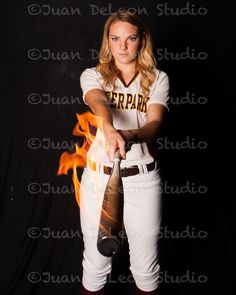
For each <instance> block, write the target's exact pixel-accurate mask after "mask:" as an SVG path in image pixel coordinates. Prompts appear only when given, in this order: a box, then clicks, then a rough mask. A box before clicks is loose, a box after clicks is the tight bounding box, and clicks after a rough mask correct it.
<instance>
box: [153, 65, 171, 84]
mask: <svg viewBox="0 0 236 295" xmlns="http://www.w3.org/2000/svg"><path fill="white" fill-rule="evenodd" d="M155 73H156V82H158V83H160V82H161V81H162V80H163V79H164V80H165V79H167V80H168V79H169V77H168V75H167V73H166V72H164V71H162V70H159V69H157V68H156V69H155Z"/></svg>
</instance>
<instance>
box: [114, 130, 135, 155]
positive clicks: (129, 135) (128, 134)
mask: <svg viewBox="0 0 236 295" xmlns="http://www.w3.org/2000/svg"><path fill="white" fill-rule="evenodd" d="M116 131H117V132H119V133H120V135H121V136H122V137H123V139H124V140H125V143H126V144H125V149H126V152H127V151H130V150H131V147H132V145H133V144H135V143H137V139H136V135H135V134H134V133H133V132H132V131H131V130H121V129H118V130H116Z"/></svg>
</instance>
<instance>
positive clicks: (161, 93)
mask: <svg viewBox="0 0 236 295" xmlns="http://www.w3.org/2000/svg"><path fill="white" fill-rule="evenodd" d="M169 88H170V85H169V77H168V75H167V74H166V73H165V72H163V71H159V74H158V77H157V81H156V83H155V85H154V88H153V90H152V92H151V95H150V99H149V101H148V106H149V105H151V104H154V103H160V104H162V105H164V106H165V107H166V108H167V110H168V111H169V107H168V104H167V101H168V99H169Z"/></svg>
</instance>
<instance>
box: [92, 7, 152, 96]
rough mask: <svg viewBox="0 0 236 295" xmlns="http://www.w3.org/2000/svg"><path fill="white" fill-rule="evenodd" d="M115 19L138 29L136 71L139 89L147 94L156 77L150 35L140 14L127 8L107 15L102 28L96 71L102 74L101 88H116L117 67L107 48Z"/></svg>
mask: <svg viewBox="0 0 236 295" xmlns="http://www.w3.org/2000/svg"><path fill="white" fill-rule="evenodd" d="M116 21H122V22H128V23H130V24H132V25H134V26H136V27H137V29H138V34H139V37H140V38H141V45H140V48H139V53H138V55H137V59H136V71H138V72H139V74H140V81H141V85H140V86H141V91H142V93H143V95H149V92H150V87H151V86H152V84H153V82H154V80H155V78H156V73H155V69H156V65H157V62H156V59H155V56H154V53H153V47H152V41H151V35H150V32H149V30H148V29H147V27H146V26H145V25H144V23H143V22H142V20H141V18H140V16H139V15H138V14H136V13H133V12H130V11H129V10H125V9H119V10H118V11H116V12H115V13H112V14H111V16H109V17H108V19H107V21H106V23H105V25H104V30H103V38H102V45H101V48H100V51H99V56H98V57H99V64H98V65H97V66H96V69H97V71H98V72H99V73H100V74H101V76H102V80H103V82H102V85H103V88H105V87H106V86H108V85H110V86H112V87H113V89H115V88H116V86H115V80H116V79H117V76H118V74H119V72H120V71H119V69H118V68H117V66H116V65H115V61H114V58H113V56H112V54H111V51H110V48H109V44H108V42H109V29H110V26H111V24H112V23H114V22H116Z"/></svg>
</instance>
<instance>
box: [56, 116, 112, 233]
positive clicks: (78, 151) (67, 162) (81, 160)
mask: <svg viewBox="0 0 236 295" xmlns="http://www.w3.org/2000/svg"><path fill="white" fill-rule="evenodd" d="M76 116H77V120H78V121H77V123H76V125H75V127H74V129H73V135H75V136H78V137H83V138H84V142H83V145H82V146H81V147H79V146H78V145H77V144H75V152H73V153H70V152H63V153H62V155H61V157H60V162H59V169H58V172H57V175H62V174H66V175H67V174H68V171H69V170H70V169H72V173H73V174H72V180H73V184H74V189H75V197H76V201H77V204H78V206H79V207H80V208H81V204H82V202H83V200H81V199H80V182H79V179H78V175H77V168H78V167H79V168H84V167H85V166H86V165H87V158H86V155H87V152H88V150H89V148H90V146H91V145H92V143H93V141H94V139H95V136H96V133H97V129H98V128H100V130H101V132H102V133H103V126H102V118H101V117H99V116H96V115H94V114H92V113H91V112H85V113H83V114H77V113H76ZM93 127H94V128H95V129H96V131H95V134H93V132H91V128H93ZM93 183H99V181H98V180H97V181H94V180H93ZM96 193H97V192H96ZM98 193H99V192H98ZM104 193H105V192H104ZM82 207H83V213H86V214H89V216H90V217H91V218H92V219H94V217H93V216H92V214H91V212H90V211H89V208H88V206H87V204H86V203H85V202H83V206H82ZM101 213H102V214H103V216H104V217H106V218H107V219H108V220H110V221H111V222H113V223H116V220H115V219H114V218H112V216H110V214H109V213H108V212H106V210H104V209H103V208H101ZM95 222H96V221H95ZM99 226H100V228H102V229H103V230H104V232H105V233H107V234H108V231H109V230H110V229H107V228H105V227H104V226H103V225H102V224H100V223H99Z"/></svg>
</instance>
